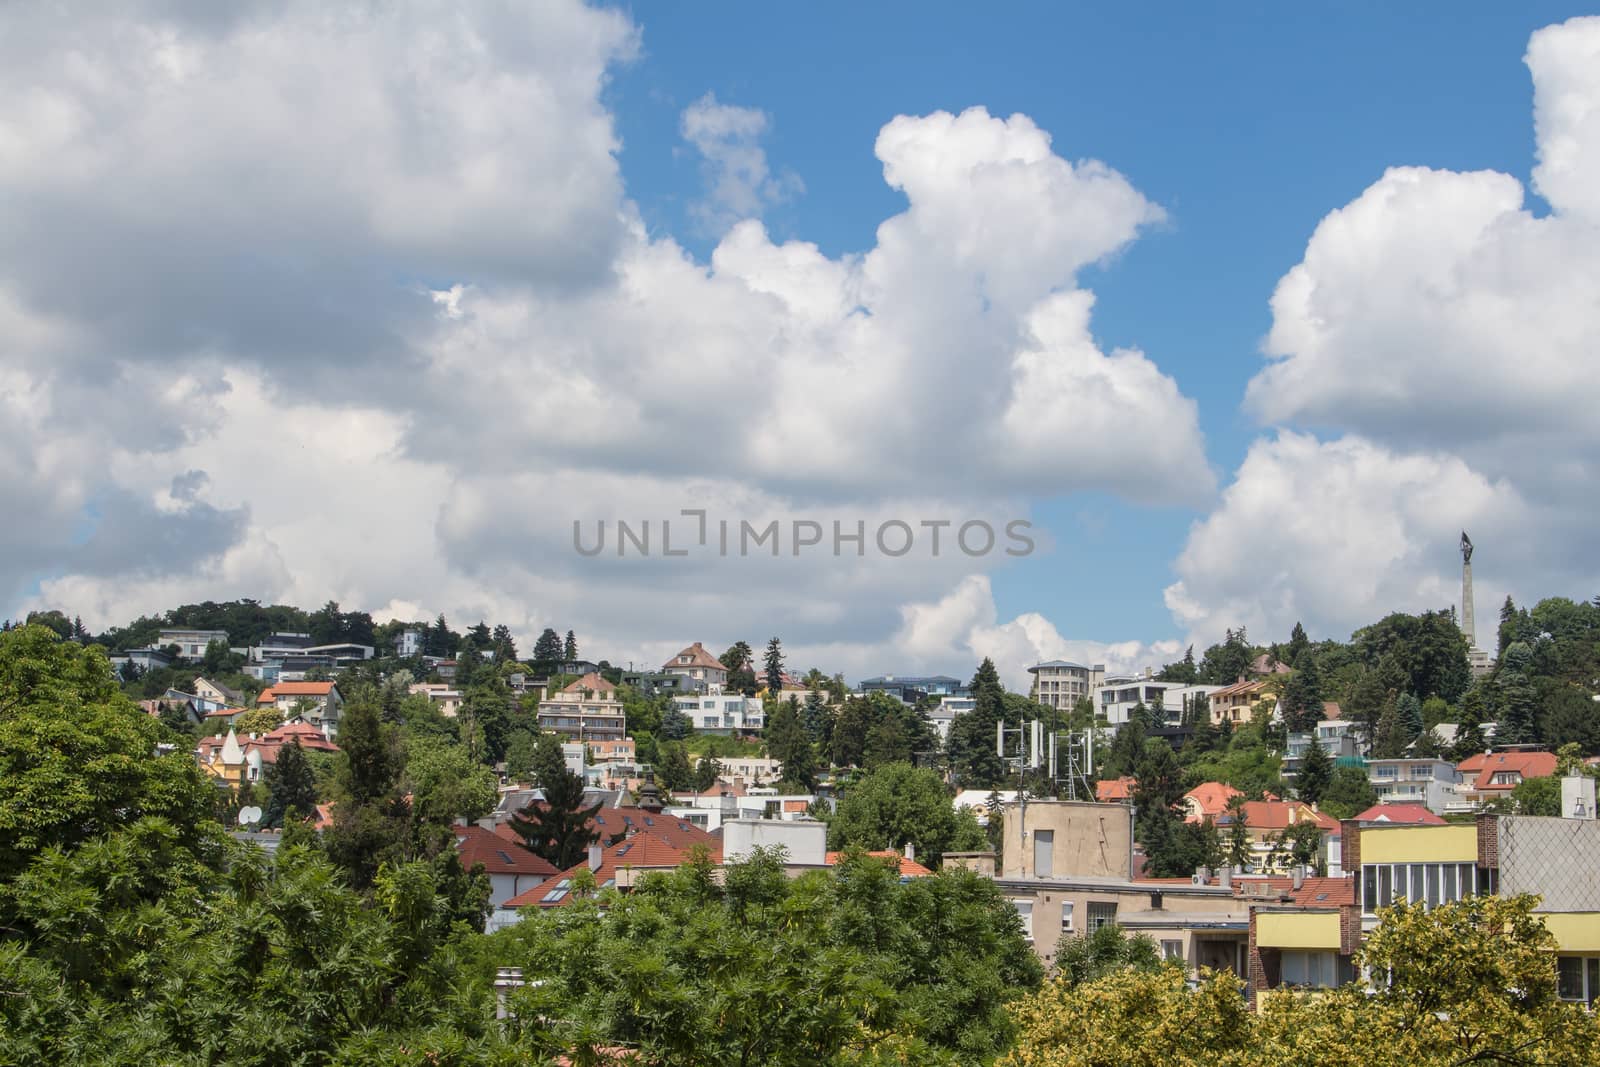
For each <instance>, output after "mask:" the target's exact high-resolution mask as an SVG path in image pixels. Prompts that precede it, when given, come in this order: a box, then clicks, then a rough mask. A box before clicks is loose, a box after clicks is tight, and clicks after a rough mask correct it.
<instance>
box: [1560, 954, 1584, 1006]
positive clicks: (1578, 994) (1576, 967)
mask: <svg viewBox="0 0 1600 1067" xmlns="http://www.w3.org/2000/svg"><path fill="white" fill-rule="evenodd" d="M1556 996H1558V997H1560V998H1561V999H1562V1000H1582V999H1583V960H1581V959H1579V958H1578V957H1577V956H1558V957H1556Z"/></svg>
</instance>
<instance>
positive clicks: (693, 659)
mask: <svg viewBox="0 0 1600 1067" xmlns="http://www.w3.org/2000/svg"><path fill="white" fill-rule="evenodd" d="M681 656H688V657H689V662H688V663H679V662H678V659H679V657H681ZM673 667H709V668H711V669H712V670H714V671H725V670H727V669H728V668H726V667H724V666H723V665H722V661H721V660H720V659H718V658H717V657H715V656H713V655H712V654H711V653H709V652H707V651H706V646H704V645H702V644H701V643H700V642H699V641H696V642H695V643H694V644H692V645H690V646H689V647H688V648H686V649H684V650H683V651H682V652H679V653H678V655H676V656H673V657H672V658H671V659H669V660H667V662H665V663H663V664H662V665H661V669H662V670H664V671H665V670H671V669H672V668H673Z"/></svg>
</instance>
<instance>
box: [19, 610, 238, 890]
mask: <svg viewBox="0 0 1600 1067" xmlns="http://www.w3.org/2000/svg"><path fill="white" fill-rule="evenodd" d="M162 739H163V730H162V727H161V725H160V724H159V723H158V722H157V721H156V720H154V719H152V718H150V717H149V716H148V715H146V714H144V712H142V711H140V710H139V708H138V707H137V706H136V705H135V704H133V702H132V701H131V700H129V699H128V698H127V697H125V696H123V694H122V693H121V691H120V690H119V689H118V688H117V685H116V683H115V681H113V680H112V677H111V667H110V664H109V663H108V662H107V660H106V657H105V653H104V652H103V651H102V650H101V649H100V648H99V647H97V646H93V645H91V646H88V647H85V646H82V645H79V644H76V643H73V642H71V641H66V640H64V639H62V638H61V636H60V635H59V634H57V633H55V632H54V631H52V630H49V629H47V628H45V627H43V626H27V625H25V626H21V627H17V628H14V629H12V630H9V631H7V632H5V633H3V634H0V879H4V878H5V877H8V876H10V875H13V874H15V873H16V872H18V871H20V870H21V869H22V868H23V867H25V866H26V865H27V864H28V862H29V861H30V860H31V859H32V858H33V857H35V856H36V855H38V853H39V852H41V851H42V850H44V849H47V848H50V847H59V848H69V847H72V846H74V845H76V844H78V843H80V842H82V841H85V840H88V839H90V838H94V837H99V836H101V835H103V834H107V833H110V832H112V831H114V830H116V829H117V828H119V827H124V826H129V825H131V824H133V823H135V822H137V821H139V820H140V819H144V818H147V817H156V818H160V819H165V820H167V821H168V823H170V824H171V825H172V826H174V827H177V828H179V835H180V840H181V844H182V846H183V847H185V848H188V849H195V848H198V847H199V846H200V844H201V830H202V827H203V825H204V824H206V822H207V815H208V813H209V812H210V811H211V805H212V794H213V792H214V790H213V788H212V787H211V786H209V785H208V784H206V782H205V780H204V778H203V776H202V775H201V773H200V771H199V769H198V768H197V767H196V766H195V763H194V758H193V756H192V755H190V754H189V753H188V752H182V751H180V752H175V753H172V754H171V755H166V756H161V755H157V754H156V746H157V744H159V743H160V742H161V741H162Z"/></svg>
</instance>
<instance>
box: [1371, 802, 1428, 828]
mask: <svg viewBox="0 0 1600 1067" xmlns="http://www.w3.org/2000/svg"><path fill="white" fill-rule="evenodd" d="M1356 821H1357V822H1389V823H1398V824H1400V825H1404V826H1443V825H1444V824H1445V822H1444V820H1443V819H1442V818H1440V817H1439V816H1437V815H1435V814H1434V813H1433V812H1431V811H1429V810H1428V809H1427V808H1425V807H1423V806H1422V805H1421V804H1374V805H1372V807H1370V808H1368V809H1367V810H1366V811H1363V812H1362V813H1361V814H1359V815H1357V816H1356Z"/></svg>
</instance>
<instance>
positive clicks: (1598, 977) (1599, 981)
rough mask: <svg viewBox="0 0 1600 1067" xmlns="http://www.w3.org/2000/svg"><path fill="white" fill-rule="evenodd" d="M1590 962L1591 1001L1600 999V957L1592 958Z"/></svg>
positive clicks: (1591, 1002)
mask: <svg viewBox="0 0 1600 1067" xmlns="http://www.w3.org/2000/svg"><path fill="white" fill-rule="evenodd" d="M1588 964H1589V1003H1590V1004H1593V1003H1594V1002H1595V1001H1596V1000H1600V958H1596V959H1591V960H1589V961H1588Z"/></svg>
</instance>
